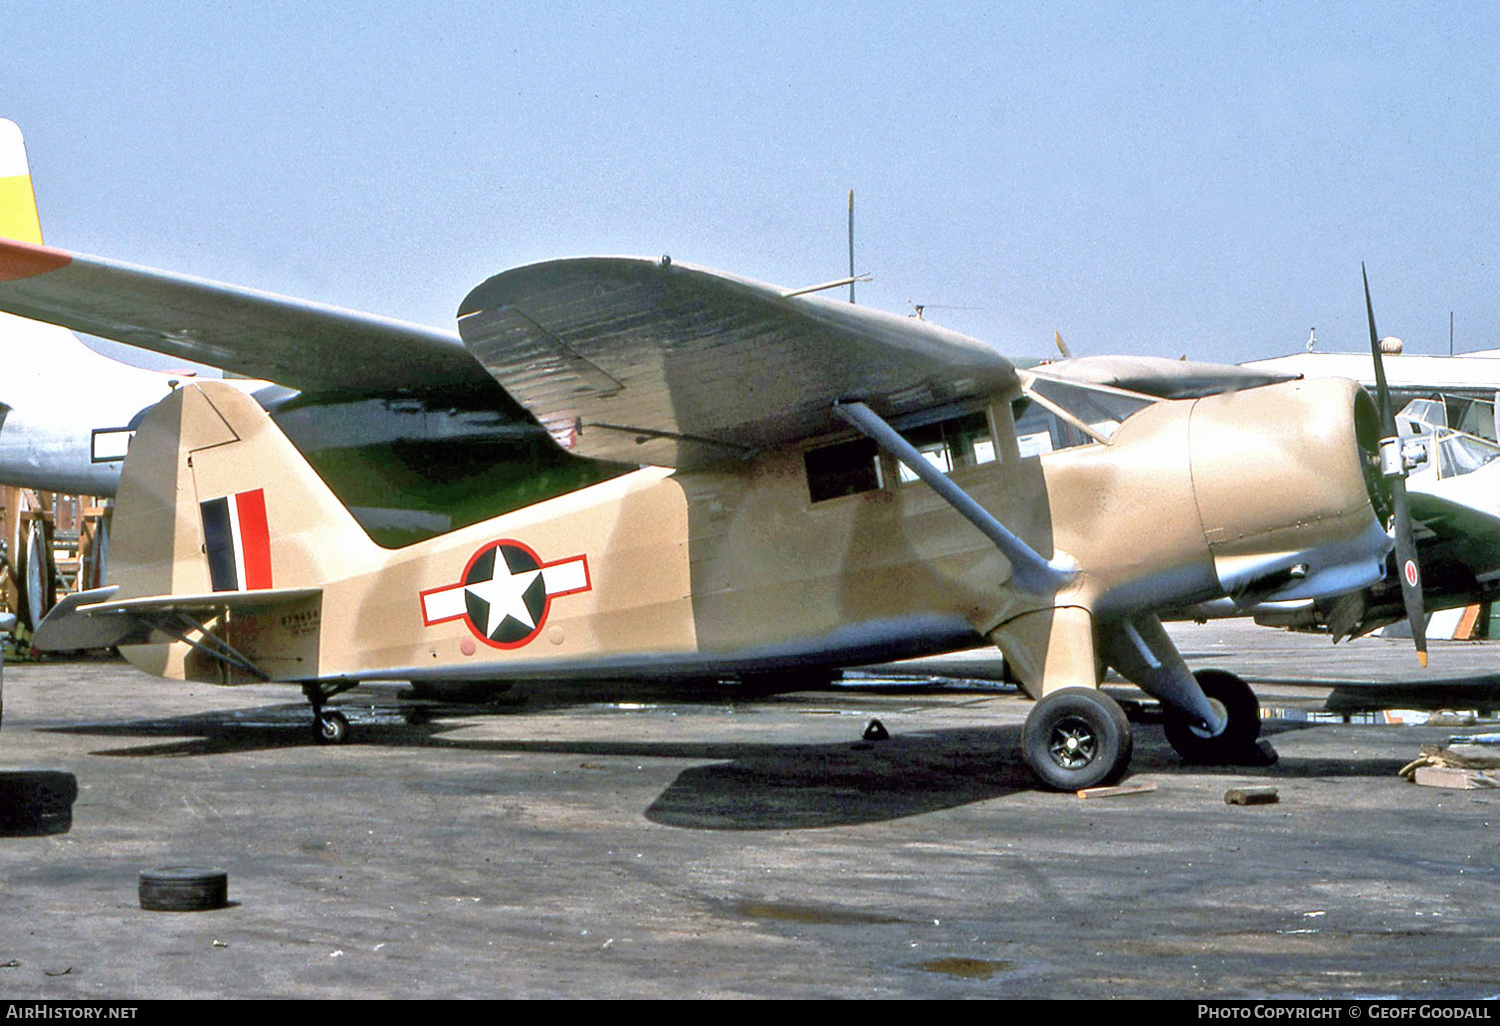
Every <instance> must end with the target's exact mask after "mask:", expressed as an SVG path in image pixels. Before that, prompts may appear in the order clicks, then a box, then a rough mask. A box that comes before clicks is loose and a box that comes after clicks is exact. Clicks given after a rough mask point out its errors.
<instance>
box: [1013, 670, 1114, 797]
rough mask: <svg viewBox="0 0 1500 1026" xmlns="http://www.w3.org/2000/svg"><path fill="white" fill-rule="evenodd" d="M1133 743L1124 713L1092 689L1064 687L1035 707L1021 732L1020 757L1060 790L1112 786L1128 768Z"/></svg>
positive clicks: (1106, 697) (1100, 693)
mask: <svg viewBox="0 0 1500 1026" xmlns="http://www.w3.org/2000/svg"><path fill="white" fill-rule="evenodd" d="M1132 747H1133V740H1132V736H1131V732H1130V721H1129V720H1128V719H1126V718H1125V710H1123V709H1121V708H1120V706H1119V704H1118V703H1117V702H1116V701H1115V700H1114V699H1113V698H1110V697H1109V696H1108V695H1106V694H1105V693H1104V692H1102V691H1097V690H1095V689H1094V688H1063V689H1062V690H1061V691H1054V692H1052V693H1051V694H1050V695H1046V696H1044V697H1043V698H1042V700H1041V701H1039V702H1037V704H1036V708H1034V709H1032V710H1031V714H1030V715H1029V716H1027V717H1026V726H1025V727H1024V728H1023V730H1022V731H1021V754H1022V756H1023V757H1025V759H1026V765H1027V766H1029V767H1030V768H1031V772H1032V773H1034V774H1036V777H1037V779H1038V780H1040V781H1041V782H1042V784H1044V785H1045V786H1047V787H1050V788H1052V789H1053V790H1056V791H1081V790H1083V789H1084V788H1087V787H1098V786H1099V785H1101V784H1111V783H1114V782H1115V781H1116V780H1119V779H1120V777H1122V776H1123V775H1124V774H1125V770H1126V768H1127V767H1128V766H1129V765H1130V752H1131V748H1132Z"/></svg>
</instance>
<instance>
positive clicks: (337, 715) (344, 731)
mask: <svg viewBox="0 0 1500 1026" xmlns="http://www.w3.org/2000/svg"><path fill="white" fill-rule="evenodd" d="M313 735H314V736H315V737H316V738H317V739H318V742H319V743H320V744H325V745H341V744H343V743H344V742H345V741H347V740H348V739H349V720H348V718H346V717H345V716H344V714H343V713H341V712H339V711H337V710H329V711H325V712H320V713H318V714H317V715H316V716H315V717H314V719H313Z"/></svg>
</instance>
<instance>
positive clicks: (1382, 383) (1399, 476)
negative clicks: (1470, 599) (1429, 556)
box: [1359, 263, 1427, 666]
mask: <svg viewBox="0 0 1500 1026" xmlns="http://www.w3.org/2000/svg"><path fill="white" fill-rule="evenodd" d="M1359 273H1360V275H1361V276H1362V277H1363V278H1364V280H1365V314H1366V315H1367V316H1368V318H1369V321H1370V358H1371V359H1373V360H1374V361H1375V399H1376V404H1377V405H1378V406H1379V407H1380V433H1381V439H1380V455H1381V465H1382V470H1383V472H1384V473H1385V476H1386V480H1387V481H1389V482H1390V486H1391V521H1392V526H1393V528H1394V531H1395V535H1396V570H1397V572H1398V573H1399V574H1400V575H1401V601H1402V603H1403V604H1404V605H1405V606H1406V619H1407V620H1408V621H1409V622H1410V623H1411V636H1412V641H1414V642H1415V643H1416V646H1417V662H1419V663H1421V664H1422V665H1423V666H1426V665H1427V611H1426V609H1425V608H1423V604H1422V571H1421V568H1420V567H1419V566H1418V564H1417V542H1416V537H1415V534H1414V532H1413V530H1412V524H1411V504H1410V502H1409V501H1408V500H1407V496H1406V462H1405V460H1404V459H1403V458H1402V455H1401V439H1400V437H1399V435H1398V433H1397V431H1396V414H1395V411H1394V410H1393V409H1392V408H1391V391H1390V387H1389V386H1388V385H1387V384H1386V378H1385V362H1384V360H1383V359H1382V358H1381V354H1380V334H1379V332H1377V331H1376V330H1375V305H1374V304H1373V303H1372V302H1371V301H1370V275H1369V273H1368V272H1366V270H1365V265H1364V264H1363V263H1361V264H1360V265H1359Z"/></svg>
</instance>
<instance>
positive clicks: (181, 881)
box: [141, 866, 229, 912]
mask: <svg viewBox="0 0 1500 1026" xmlns="http://www.w3.org/2000/svg"><path fill="white" fill-rule="evenodd" d="M228 904H229V874H228V873H227V872H225V871H224V870H222V869H201V868H197V867H194V866H162V867H160V868H157V869H146V870H142V871H141V908H143V909H146V910H147V911H148V912H206V911H208V910H209V909H215V908H223V907H224V906H225V905H228Z"/></svg>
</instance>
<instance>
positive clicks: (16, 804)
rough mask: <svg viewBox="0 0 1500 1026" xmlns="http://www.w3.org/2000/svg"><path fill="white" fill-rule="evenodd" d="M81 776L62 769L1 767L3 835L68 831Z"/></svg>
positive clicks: (0, 834) (1, 829) (0, 801)
mask: <svg viewBox="0 0 1500 1026" xmlns="http://www.w3.org/2000/svg"><path fill="white" fill-rule="evenodd" d="M77 800H78V779H77V778H76V777H74V776H73V774H71V773H64V772H62V771H60V770H0V837H40V836H43V835H46V834H65V833H67V832H68V831H69V830H71V829H72V827H73V803H74V802H75V801H77Z"/></svg>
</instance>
